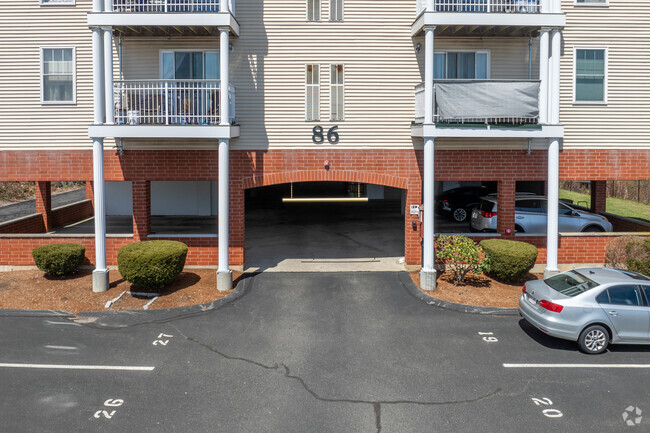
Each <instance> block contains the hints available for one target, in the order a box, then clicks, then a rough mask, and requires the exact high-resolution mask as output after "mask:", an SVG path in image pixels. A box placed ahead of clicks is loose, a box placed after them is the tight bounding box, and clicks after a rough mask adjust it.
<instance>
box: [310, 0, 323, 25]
mask: <svg viewBox="0 0 650 433" xmlns="http://www.w3.org/2000/svg"><path fill="white" fill-rule="evenodd" d="M307 21H320V0H307Z"/></svg>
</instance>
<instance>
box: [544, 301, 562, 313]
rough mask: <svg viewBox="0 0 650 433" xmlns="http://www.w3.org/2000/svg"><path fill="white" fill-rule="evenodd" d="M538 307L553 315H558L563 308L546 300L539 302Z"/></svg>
mask: <svg viewBox="0 0 650 433" xmlns="http://www.w3.org/2000/svg"><path fill="white" fill-rule="evenodd" d="M539 306H540V307H542V308H545V309H547V310H548V311H551V312H553V313H559V312H561V311H562V309H563V308H564V307H563V306H562V305H558V304H555V303H553V302H549V301H547V300H546V299H542V300H541V301H539Z"/></svg>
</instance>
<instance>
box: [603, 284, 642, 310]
mask: <svg viewBox="0 0 650 433" xmlns="http://www.w3.org/2000/svg"><path fill="white" fill-rule="evenodd" d="M608 291H609V298H610V303H611V304H613V305H632V306H634V305H642V304H643V303H642V302H641V296H640V293H639V290H638V289H637V287H636V286H614V287H610V288H609V289H608Z"/></svg>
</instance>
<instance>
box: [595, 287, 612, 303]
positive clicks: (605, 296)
mask: <svg viewBox="0 0 650 433" xmlns="http://www.w3.org/2000/svg"><path fill="white" fill-rule="evenodd" d="M596 302H598V303H599V304H609V303H610V300H609V292H607V290H603V292H602V293H601V294H600V295H598V296H596Z"/></svg>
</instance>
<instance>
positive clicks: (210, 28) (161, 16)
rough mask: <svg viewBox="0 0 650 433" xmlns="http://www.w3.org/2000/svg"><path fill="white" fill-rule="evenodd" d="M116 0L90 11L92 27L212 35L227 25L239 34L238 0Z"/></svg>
mask: <svg viewBox="0 0 650 433" xmlns="http://www.w3.org/2000/svg"><path fill="white" fill-rule="evenodd" d="M224 1H229V9H228V12H224V11H223V8H222V3H221V2H220V0H113V4H112V10H110V11H104V12H91V13H89V14H88V26H89V27H109V26H110V27H113V28H114V29H115V30H117V31H118V32H120V33H122V34H123V35H128V36H138V35H141V36H169V35H171V36H174V35H183V34H186V35H193V36H211V35H215V34H218V32H219V30H218V28H219V27H226V28H229V29H230V32H231V33H232V34H233V35H234V36H239V23H238V22H237V20H236V19H235V9H234V6H235V4H234V0H224Z"/></svg>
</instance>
